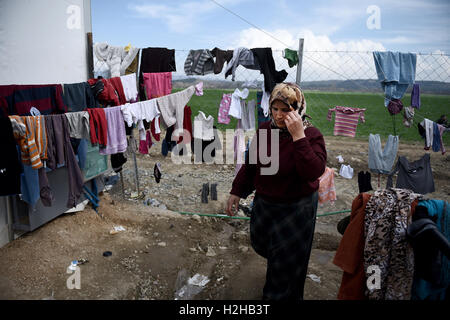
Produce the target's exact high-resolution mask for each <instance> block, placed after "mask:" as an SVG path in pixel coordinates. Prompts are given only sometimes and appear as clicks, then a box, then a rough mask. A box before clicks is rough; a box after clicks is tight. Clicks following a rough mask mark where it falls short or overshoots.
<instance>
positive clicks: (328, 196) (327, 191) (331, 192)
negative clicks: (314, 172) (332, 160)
mask: <svg viewBox="0 0 450 320" xmlns="http://www.w3.org/2000/svg"><path fill="white" fill-rule="evenodd" d="M336 199H337V198H336V187H335V185H334V170H333V169H331V168H328V167H326V168H325V172H324V173H323V174H322V175H321V176H320V178H319V203H320V204H324V203H326V202H332V203H333V202H334V201H336Z"/></svg>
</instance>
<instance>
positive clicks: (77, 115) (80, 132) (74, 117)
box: [65, 111, 90, 139]
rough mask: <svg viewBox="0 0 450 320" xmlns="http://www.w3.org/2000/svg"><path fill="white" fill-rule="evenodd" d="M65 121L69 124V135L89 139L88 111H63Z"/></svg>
mask: <svg viewBox="0 0 450 320" xmlns="http://www.w3.org/2000/svg"><path fill="white" fill-rule="evenodd" d="M65 116H66V118H67V122H68V124H69V135H70V137H71V138H75V139H89V138H90V129H89V126H90V124H89V112H87V111H79V112H68V113H65Z"/></svg>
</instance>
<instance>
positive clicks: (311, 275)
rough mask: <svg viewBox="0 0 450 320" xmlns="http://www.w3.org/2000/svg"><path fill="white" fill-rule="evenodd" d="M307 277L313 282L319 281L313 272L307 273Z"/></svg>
mask: <svg viewBox="0 0 450 320" xmlns="http://www.w3.org/2000/svg"><path fill="white" fill-rule="evenodd" d="M307 277H308V278H310V279H311V280H312V281H314V282H317V283H320V277H318V276H316V275H315V274H308V275H307Z"/></svg>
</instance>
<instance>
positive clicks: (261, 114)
mask: <svg viewBox="0 0 450 320" xmlns="http://www.w3.org/2000/svg"><path fill="white" fill-rule="evenodd" d="M263 92H264V91H258V92H257V93H256V105H257V109H258V128H259V126H260V125H261V123H264V122H267V121H270V116H269V115H267V116H265V114H264V112H265V111H264V109H263V107H262V101H263ZM268 102H269V100H267V104H268ZM267 112H268V108H267Z"/></svg>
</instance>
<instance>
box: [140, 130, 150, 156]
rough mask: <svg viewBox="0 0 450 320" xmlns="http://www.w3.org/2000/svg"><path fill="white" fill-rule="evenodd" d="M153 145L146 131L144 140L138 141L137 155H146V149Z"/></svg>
mask: <svg viewBox="0 0 450 320" xmlns="http://www.w3.org/2000/svg"><path fill="white" fill-rule="evenodd" d="M152 145H153V141H152V137H151V135H150V132H149V131H147V132H146V135H145V140H139V153H140V154H148V149H150V148H151V147H152Z"/></svg>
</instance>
